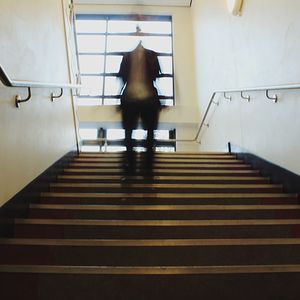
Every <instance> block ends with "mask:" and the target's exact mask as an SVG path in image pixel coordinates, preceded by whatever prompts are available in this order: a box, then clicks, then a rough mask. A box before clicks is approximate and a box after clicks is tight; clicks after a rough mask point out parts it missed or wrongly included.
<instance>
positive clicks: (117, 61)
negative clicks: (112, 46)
mask: <svg viewBox="0 0 300 300" xmlns="http://www.w3.org/2000/svg"><path fill="white" fill-rule="evenodd" d="M122 58H123V57H122V56H116V55H107V57H106V72H107V73H118V72H119V70H120V65H121V61H122Z"/></svg>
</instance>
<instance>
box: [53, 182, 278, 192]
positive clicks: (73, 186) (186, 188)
mask: <svg viewBox="0 0 300 300" xmlns="http://www.w3.org/2000/svg"><path fill="white" fill-rule="evenodd" d="M49 186H50V191H53V192H59V191H64V192H70V191H71V192H72V191H74V192H75V191H78V192H84V191H87V192H98V191H100V192H104V191H106V192H109V191H110V192H116V191H118V190H121V191H123V192H130V191H131V192H133V191H134V192H139V191H142V192H144V193H147V192H154V191H157V192H177V191H178V192H180V193H194V192H202V193H209V192H222V193H231V192H242V191H243V192H253V193H255V192H269V193H272V192H273V193H276V192H281V191H282V185H280V184H187V183H185V184H177V185H176V186H174V184H167V183H165V184H159V183H148V184H147V183H133V184H131V183H127V182H124V183H51V184H50V185H49Z"/></svg>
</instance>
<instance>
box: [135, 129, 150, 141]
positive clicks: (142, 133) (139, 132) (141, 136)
mask: <svg viewBox="0 0 300 300" xmlns="http://www.w3.org/2000/svg"><path fill="white" fill-rule="evenodd" d="M146 137H147V131H146V130H143V129H136V130H133V131H132V138H133V139H135V140H145V139H146Z"/></svg>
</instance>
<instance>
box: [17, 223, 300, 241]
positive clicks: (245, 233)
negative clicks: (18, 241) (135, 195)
mask: <svg viewBox="0 0 300 300" xmlns="http://www.w3.org/2000/svg"><path fill="white" fill-rule="evenodd" d="M15 237H16V238H82V239H84V238H86V239H89V238H91V239H95V238H96V239H173V238H174V239H176V238H181V239H184V238H199V239H200V238H207V239H208V238H284V237H285V238H287V237H290V238H292V237H300V225H255V226H254V225H239V226H220V225H219V226H201V227H200V226H163V227H161V226H125V225H124V226H80V225H33V224H20V225H19V224H17V225H15Z"/></svg>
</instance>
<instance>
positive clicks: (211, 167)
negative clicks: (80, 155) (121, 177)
mask: <svg viewBox="0 0 300 300" xmlns="http://www.w3.org/2000/svg"><path fill="white" fill-rule="evenodd" d="M139 167H140V166H139V165H137V170H138V171H139ZM69 168H81V169H84V168H89V169H97V168H101V169H108V170H110V169H114V170H118V169H119V170H122V169H123V166H122V164H121V163H82V162H72V163H70V164H69ZM153 168H154V171H155V170H156V169H157V170H158V171H159V170H166V169H167V170H173V169H176V170H189V169H192V170H194V169H197V168H198V169H200V170H225V169H226V170H251V169H252V167H251V166H250V165H247V164H244V163H242V164H241V163H237V164H234V163H231V164H220V163H218V162H216V163H210V164H209V163H203V164H199V165H197V166H195V164H189V163H184V164H182V165H179V164H156V163H154V164H153ZM142 170H143V168H142Z"/></svg>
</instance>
